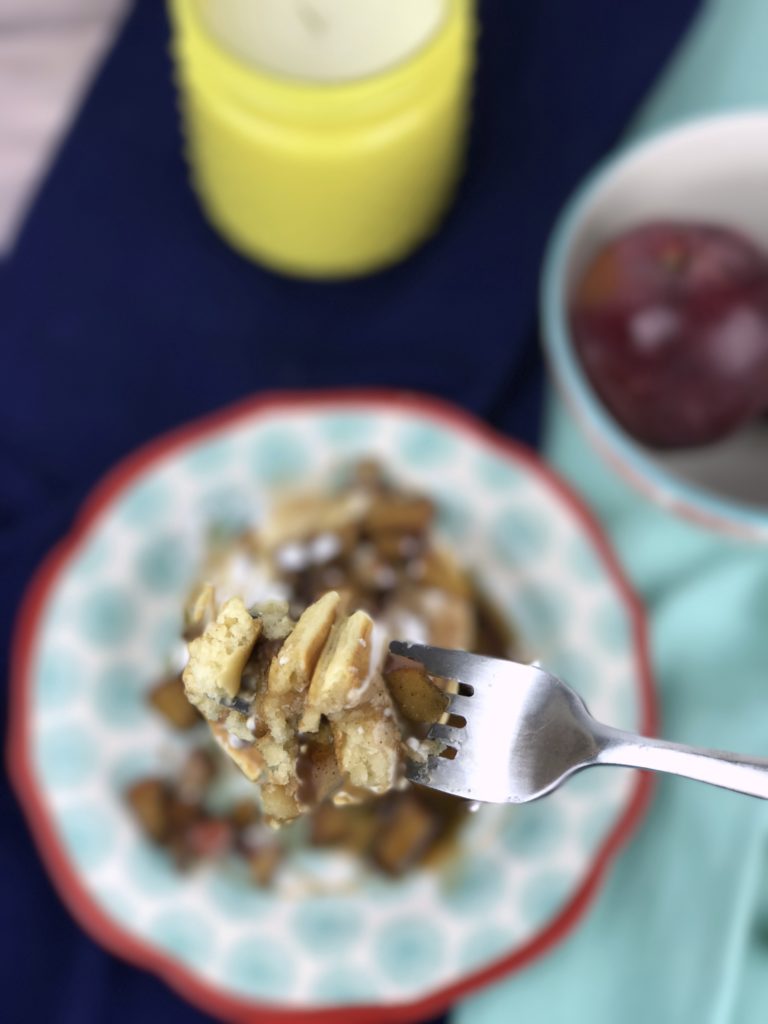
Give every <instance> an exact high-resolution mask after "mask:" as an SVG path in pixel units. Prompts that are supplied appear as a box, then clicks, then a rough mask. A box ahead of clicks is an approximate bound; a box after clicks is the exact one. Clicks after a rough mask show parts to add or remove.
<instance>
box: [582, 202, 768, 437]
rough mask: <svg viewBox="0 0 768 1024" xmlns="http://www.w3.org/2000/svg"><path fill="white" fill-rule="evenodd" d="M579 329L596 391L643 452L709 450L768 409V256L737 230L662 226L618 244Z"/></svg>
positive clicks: (596, 264)
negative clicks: (645, 448)
mask: <svg viewBox="0 0 768 1024" xmlns="http://www.w3.org/2000/svg"><path fill="white" fill-rule="evenodd" d="M571 328H572V332H573V338H574V343H575V346H576V350H577V352H578V354H579V357H580V359H581V361H582V364H583V366H584V370H585V372H586V374H587V376H588V377H589V379H590V381H591V382H592V385H593V386H594V388H595V390H596V391H597V393H598V395H599V396H600V398H601V399H602V401H603V402H604V403H605V405H606V406H607V407H608V409H609V410H610V411H611V412H612V414H613V415H614V416H615V417H616V419H617V420H618V422H619V423H620V424H621V425H622V426H623V427H624V428H625V429H626V430H627V431H628V432H629V433H630V434H631V435H632V436H633V437H635V438H637V440H639V441H641V442H643V443H644V444H647V445H651V446H654V447H658V448H682V447H690V446H694V445H702V444H706V443H709V442H712V441H716V440H718V439H720V438H722V437H725V436H726V435H728V434H730V433H732V432H733V431H734V430H736V429H738V428H739V427H741V426H743V425H744V424H745V423H747V422H748V421H749V420H751V419H753V418H754V417H756V416H758V415H759V414H760V413H761V412H763V411H764V410H766V409H768V258H767V257H766V256H765V255H764V254H763V253H762V252H761V251H760V250H759V249H758V248H757V247H756V246H755V245H753V244H752V242H750V241H749V240H748V239H746V238H744V237H743V236H742V235H740V234H738V233H737V232H735V231H730V230H727V229H725V228H719V227H712V226H709V225H696V224H684V223H675V222H658V223H651V224H646V225H643V226H641V227H638V228H634V229H632V230H630V231H627V232H625V233H624V234H622V235H620V236H619V237H617V238H615V239H613V240H612V241H610V242H608V243H607V244H606V245H605V246H604V247H603V248H602V249H601V250H600V251H599V252H598V253H597V255H596V256H595V258H594V259H593V261H592V262H591V263H590V265H589V266H588V268H587V270H586V273H585V274H584V276H583V277H582V278H581V280H580V282H579V285H578V287H577V289H576V292H575V294H574V297H573V303H572V308H571Z"/></svg>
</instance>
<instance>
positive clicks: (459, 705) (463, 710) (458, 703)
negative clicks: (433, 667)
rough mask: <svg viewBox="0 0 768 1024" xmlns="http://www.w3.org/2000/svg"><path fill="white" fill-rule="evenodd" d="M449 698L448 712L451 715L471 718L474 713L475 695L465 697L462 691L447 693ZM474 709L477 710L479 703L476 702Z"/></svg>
mask: <svg viewBox="0 0 768 1024" xmlns="http://www.w3.org/2000/svg"><path fill="white" fill-rule="evenodd" d="M446 697H447V698H448V713H449V714H451V715H461V716H462V718H466V719H469V716H470V715H471V714H472V708H473V703H472V702H473V700H474V698H473V697H465V696H464V695H463V694H460V693H446ZM474 709H475V711H477V704H476V703H475V704H474Z"/></svg>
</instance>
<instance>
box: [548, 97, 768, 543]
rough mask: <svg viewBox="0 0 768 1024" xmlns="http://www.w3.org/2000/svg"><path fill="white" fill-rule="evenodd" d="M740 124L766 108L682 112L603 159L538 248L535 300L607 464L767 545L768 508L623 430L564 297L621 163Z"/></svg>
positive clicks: (569, 403)
mask: <svg viewBox="0 0 768 1024" xmlns="http://www.w3.org/2000/svg"><path fill="white" fill-rule="evenodd" d="M740 123H743V125H744V127H748V126H750V125H756V124H759V125H760V126H761V127H762V129H763V131H765V128H766V126H768V110H766V109H764V108H749V107H748V108H743V109H740V110H738V111H731V112H722V111H721V112H718V113H714V114H705V115H700V116H696V117H691V118H685V119H683V120H679V121H676V122H674V123H672V124H670V125H668V126H667V127H665V128H663V129H661V130H659V131H654V132H653V133H652V134H650V135H648V134H644V135H643V136H642V137H641V138H639V139H638V140H636V141H634V142H630V144H629V145H628V146H621V147H620V148H619V149H618V151H614V152H613V153H609V154H608V156H606V157H605V158H604V159H603V160H601V161H600V162H599V163H598V164H597V165H596V167H595V168H594V169H593V170H592V171H591V172H589V173H588V174H587V175H586V177H585V178H584V179H583V181H582V182H581V184H579V185H578V186H577V187H576V189H575V190H574V192H572V194H571V196H570V198H569V199H568V200H567V202H566V204H565V206H564V207H563V208H562V210H561V212H560V214H559V215H558V218H557V221H556V223H555V227H554V229H553V231H552V234H551V235H550V239H549V242H548V243H547V248H546V251H545V254H544V261H543V268H542V275H541V286H540V292H539V305H540V315H541V322H542V332H541V334H542V343H543V346H544V352H545V356H546V359H547V363H548V366H549V370H550V373H551V376H552V379H553V381H554V383H555V387H556V390H557V392H558V394H559V395H560V397H561V398H562V400H563V402H564V403H565V406H566V408H567V409H568V411H569V413H570V414H571V416H572V417H573V418H574V419H575V420H576V422H577V424H578V425H579V426H580V428H581V429H582V431H583V433H584V435H585V436H586V438H587V440H588V442H589V443H590V444H591V445H592V447H593V448H594V449H595V450H596V451H597V452H598V454H599V455H600V456H601V457H602V458H603V459H604V460H605V462H606V463H607V464H608V465H609V466H610V468H611V469H612V470H615V471H616V472H617V473H618V474H619V475H620V476H621V477H622V478H623V479H624V480H625V481H626V482H627V483H628V484H630V486H631V487H633V488H634V489H635V490H638V491H640V492H641V493H642V494H643V495H644V496H645V497H647V498H649V499H650V500H651V501H653V502H654V503H655V504H658V505H660V506H661V507H662V508H664V509H666V510H668V511H670V512H672V513H674V514H676V515H678V516H680V517H681V518H683V519H685V520H687V521H688V522H690V523H693V524H695V525H697V526H700V527H704V528H705V529H709V530H712V531H714V532H716V533H719V534H721V535H724V536H727V537H730V538H734V539H737V540H746V541H750V542H753V543H765V542H766V541H768V510H762V509H759V508H756V507H754V506H751V505H749V504H747V503H745V502H740V501H737V500H736V499H732V498H726V497H722V496H719V495H717V494H716V493H715V492H713V491H709V490H707V489H706V488H704V487H700V486H699V485H698V484H695V483H689V482H687V481H686V480H684V479H683V478H682V477H678V476H677V475H676V474H674V473H672V472H670V471H669V470H667V469H664V468H663V467H661V466H660V465H658V464H657V463H656V461H655V460H654V459H653V457H652V456H650V455H649V454H647V452H646V451H645V449H644V448H643V447H642V446H641V445H640V444H638V443H637V442H635V441H634V440H633V439H632V438H631V437H630V436H629V435H628V434H627V433H626V432H625V431H624V430H622V428H621V427H620V426H619V424H618V423H617V421H616V420H615V419H614V418H613V416H612V415H611V414H610V413H609V412H608V410H607V409H606V408H605V407H604V406H603V404H602V402H601V401H600V399H599V398H598V397H597V395H596V394H595V392H594V390H593V388H592V386H591V384H590V383H589V380H588V379H587V376H586V374H585V373H584V371H583V369H582V367H581V363H580V362H579V360H578V358H577V356H576V354H575V351H574V347H573V345H572V343H571V338H570V330H569V327H568V319H567V311H566V303H565V302H564V301H563V299H564V296H565V279H566V270H567V265H568V259H569V257H570V253H571V250H572V246H573V241H574V237H575V233H576V229H577V226H578V222H579V220H580V219H581V216H582V214H583V213H584V211H585V209H586V208H587V207H588V206H589V205H590V204H591V203H592V201H593V200H594V199H595V198H596V197H597V196H599V194H600V191H601V190H602V189H603V188H604V186H605V185H606V184H607V183H608V182H609V181H611V180H612V179H613V177H614V176H615V175H616V174H618V173H620V172H621V171H622V170H623V169H624V168H625V167H627V166H629V165H631V164H632V163H634V162H635V161H636V160H638V159H643V158H644V157H646V156H647V155H649V154H652V153H653V151H654V150H663V149H664V148H665V147H666V146H668V145H669V144H670V143H674V142H677V141H684V140H685V137H686V136H696V135H698V134H700V133H705V134H706V133H708V132H710V131H713V130H717V129H718V128H722V127H730V126H736V125H739V124H740Z"/></svg>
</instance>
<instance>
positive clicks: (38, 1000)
mask: <svg viewBox="0 0 768 1024" xmlns="http://www.w3.org/2000/svg"><path fill="white" fill-rule="evenodd" d="M696 6H697V4H696V0H674V2H673V0H647V3H646V4H644V5H642V6H641V5H627V6H626V7H625V6H624V5H622V9H621V11H620V12H619V11H618V9H617V8H618V5H616V4H615V0H581V2H580V3H579V4H574V3H573V0H542V3H541V4H536V5H530V4H512V3H509V2H508V0H483V2H481V12H482V15H483V20H484V23H485V27H486V31H485V32H484V33H483V35H482V38H481V61H480V75H479V81H478V92H477V100H476V103H475V110H474V125H473V141H472V149H471V159H470V162H469V171H468V175H467V178H466V180H465V182H464V183H463V187H462V192H461V195H460V198H459V202H458V203H457V206H456V208H455V210H454V211H453V213H452V214H451V216H450V218H449V220H448V222H447V223H446V225H445V227H444V229H443V231H442V232H441V233H440V235H439V236H438V237H437V238H436V239H435V240H434V241H433V242H430V244H429V245H428V246H426V247H425V248H424V249H423V250H422V251H421V252H420V253H418V254H416V256H415V257H413V258H412V259H411V260H409V261H407V262H406V263H405V264H403V265H402V266H401V267H398V268H395V269H393V270H391V271H388V272H387V273H385V274H382V275H378V276H376V277H374V278H370V279H366V280H363V281H360V282H355V283H350V284H345V285H334V286H323V285H317V284H308V283H305V282H289V281H285V280H283V279H280V278H277V277H275V276H274V275H269V274H266V273H264V272H263V271H260V270H258V269H257V268H254V267H253V266H251V265H250V264H247V263H246V262H245V261H244V260H241V259H240V258H239V257H236V256H234V255H233V254H232V253H231V252H230V251H229V250H228V249H227V248H226V247H225V246H224V245H223V244H222V243H221V241H220V240H219V239H218V238H217V237H216V236H215V235H214V233H213V232H212V231H210V230H209V229H208V228H207V226H206V225H205V223H204V222H203V220H202V218H201V217H200V214H199V210H198V208H197V205H196V204H195V202H194V197H193V196H192V195H191V193H190V192H189V189H188V186H187V184H186V172H185V169H184V166H183V163H182V161H181V158H180V156H179V146H178V138H177V134H176V126H175V112H174V108H173V101H172V94H171V90H170V86H169V74H168V66H167V59H166V56H165V40H164V33H165V32H166V27H165V25H164V18H163V14H162V5H161V3H160V0H137V3H136V4H135V12H134V13H133V14H132V15H131V16H130V17H129V19H128V21H127V23H126V30H125V33H124V34H123V35H122V37H121V38H120V41H119V43H118V45H117V48H116V49H115V50H114V52H113V54H112V56H111V57H110V59H109V60H108V61H107V63H106V64H105V65H104V70H103V72H102V74H101V75H99V76H98V77H97V79H96V81H95V86H94V88H93V89H92V90H89V83H91V82H92V81H94V77H93V76H94V72H95V71H96V69H97V68H98V65H99V62H100V58H101V56H102V55H103V54H104V53H105V52H106V48H107V47H108V44H109V41H110V39H111V38H112V37H113V35H114V33H115V31H116V30H117V27H118V25H119V24H120V21H121V18H122V15H123V10H124V5H123V3H122V0H0V95H1V96H6V95H13V97H14V102H13V104H8V103H4V104H0V118H1V119H2V120H0V168H1V170H0V228H1V230H0V239H2V243H3V246H4V247H5V249H6V251H7V252H10V254H11V259H10V260H9V261H8V267H9V272H8V273H7V274H4V275H2V278H0V336H2V337H3V340H4V342H6V343H7V345H8V349H7V351H8V352H9V354H10V358H9V359H8V360H7V363H6V366H5V373H4V375H3V377H2V378H0V483H1V484H2V488H0V561H1V562H2V564H3V567H4V572H3V579H2V584H1V585H0V630H1V631H2V633H1V635H0V641H2V643H3V645H4V646H5V647H7V646H8V642H9V633H10V623H11V622H12V619H13V615H14V612H15V609H16V607H17V604H18V600H19V595H20V593H21V591H22V589H23V586H24V585H25V583H26V581H27V580H28V578H29V576H30V573H31V572H32V570H33V568H34V566H35V565H36V563H37V562H38V561H39V559H40V558H41V556H42V555H43V553H44V552H45V550H46V549H47V548H48V547H50V546H51V545H52V544H53V543H54V542H55V541H56V539H57V538H58V537H59V536H61V534H62V532H63V531H64V530H66V528H67V526H68V525H69V523H70V522H71V520H72V517H73V515H74V513H75V510H76V508H77V506H78V504H79V502H80V501H81V500H82V498H83V496H84V494H85V493H86V492H87V491H88V489H89V488H90V487H91V486H92V484H93V483H94V481H95V480H96V479H97V478H98V476H99V475H100V474H101V473H103V472H104V471H105V470H106V469H107V468H108V467H109V466H110V465H111V464H112V463H113V462H114V461H115V460H116V459H117V458H118V457H120V456H121V455H123V454H125V453H126V452H127V451H130V450H131V449H132V448H133V447H135V446H136V445H137V444H139V443H142V442H143V441H145V440H147V439H148V438H150V437H152V436H154V435H155V434H157V433H158V432H160V431H162V430H165V429H168V428H169V427H171V426H174V425H175V424H178V423H179V422H182V421H184V420H186V419H189V418H191V417H193V416H196V415H199V414H201V413H203V412H206V411H208V410H210V409H212V408H215V407H217V406H219V405H221V404H222V403H225V402H227V401H230V400H232V399H234V398H237V397H240V396H242V395H244V394H248V393H250V392H252V391H254V390H261V389H264V388H274V387H295V386H301V387H307V386H316V387H317V386H321V387H327V386H339V385H359V384H367V385H370V384H389V385H391V386H396V387H407V388H413V389H420V390H430V391H433V392H436V393H438V394H440V395H442V396H444V397H447V398H450V399H452V400H454V401H458V402H460V403H461V404H463V405H465V406H467V407H468V408H471V409H472V410H474V411H475V412H477V413H479V414H481V415H482V416H484V417H485V418H486V419H487V420H488V421H489V422H491V423H493V424H494V425H495V426H497V427H498V428H499V429H502V430H504V431H506V432H508V433H510V434H513V435H514V436H517V437H519V438H524V439H525V440H527V441H528V442H529V443H535V442H536V439H537V436H538V421H539V412H540V401H541V380H542V368H541V362H540V357H539V354H538V349H537V345H536V332H537V327H536V288H537V282H538V266H539V261H540V258H541V253H542V251H543V247H544V243H545V240H546V237H547V234H548V232H549V230H550V228H551V225H552V222H553V220H554V218H555V216H556V214H557V211H558V209H559V208H560V205H561V204H562V202H563V200H564V198H565V196H566V195H567V194H568V192H569V191H570V190H571V188H572V187H573V186H574V184H575V182H576V181H577V180H578V179H579V178H580V177H581V176H582V175H583V174H584V172H585V171H586V170H587V169H588V168H589V167H590V166H591V165H592V164H593V163H594V161H595V160H596V159H597V158H599V157H600V156H601V155H602V154H603V153H604V152H605V151H606V150H607V149H609V148H610V147H611V146H612V145H613V144H614V143H615V142H616V140H617V138H618V137H619V135H620V133H621V131H622V130H623V128H624V126H625V125H626V123H627V120H628V118H629V117H630V116H631V114H632V112H633V110H634V109H635V108H636V106H637V104H638V102H639V101H640V99H641V98H642V96H643V94H644V93H645V91H646V90H647V88H648V86H649V84H650V83H651V82H652V81H653V79H654V77H655V76H656V75H657V73H658V71H659V69H660V67H661V66H662V65H663V63H664V61H665V60H666V59H667V57H668V56H669V54H670V53H671V51H672V48H673V47H674V45H675V43H676V41H677V40H678V38H679V37H680V34H681V33H682V31H683V29H684V28H685V26H686V25H687V23H688V21H689V19H690V17H691V15H692V13H693V12H694V10H695V9H696ZM574 40H578V45H574ZM607 83H610V88H607ZM84 97H87V100H86V102H85V103H84V105H83V106H82V109H81V113H80V115H79V116H78V117H75V113H76V111H77V110H78V108H79V107H80V104H81V101H82V100H83V98H84ZM57 154H58V155H57ZM52 161H53V162H52ZM49 168H52V170H51V171H50V173H49V174H47V175H46V172H47V170H48V169H49ZM41 183H42V189H41V188H40V187H41ZM34 195H37V197H38V198H37V201H36V202H35V203H34V205H31V204H32V197H33V196H34ZM148 239H151V242H152V244H151V245H148V244H147V242H148ZM169 267H170V268H172V270H173V273H170V272H169V269H168V268H169ZM468 339H469V340H470V341H471V343H468ZM265 340H266V342H267V344H263V342H264V341H265ZM274 341H277V342H278V344H274ZM222 342H224V343H225V345H226V353H227V358H226V359H222V358H220V355H219V353H220V350H221V346H222ZM361 351H364V352H365V354H366V358H365V359H361V358H360V352H361ZM180 353H183V356H184V358H183V360H180V358H179V356H180ZM318 353H320V354H322V359H319V358H318ZM116 382H119V386H117V383H116ZM54 442H55V443H54ZM0 821H2V822H3V824H2V826H0V828H2V830H3V844H2V846H0V860H1V862H2V870H0V905H2V906H3V907H4V913H5V915H6V921H7V924H6V925H5V926H4V928H3V929H2V934H0V965H2V966H0V972H2V973H1V974H0V976H3V977H4V980H5V985H4V992H5V993H6V997H5V1003H4V1011H5V1014H6V1016H5V1019H8V1020H10V1021H16V1020H21V1019H25V1020H34V1021H38V1020H40V1021H46V1022H47V1021H56V1022H69V1021H72V1022H77V1024H90V1022H99V1021H103V1020H109V1021H110V1022H111V1024H113V1022H114V1024H120V1022H121V1021H135V1020H139V1019H141V1018H148V1019H160V1018H161V1017H162V1018H163V1019H165V1020H166V1021H167V1022H168V1024H173V1022H177V1021H179V1022H180V1021H185V1022H188V1021H193V1020H204V1019H206V1018H205V1017H204V1016H203V1015H201V1014H199V1013H198V1012H197V1011H195V1010H194V1009H193V1008H191V1007H189V1006H187V1005H186V1004H184V1003H182V1002H181V1000H180V999H178V997H176V996H175V995H174V994H173V993H172V992H170V991H169V990H168V989H166V987H165V986H164V985H163V984H162V983H161V982H160V981H159V980H156V979H155V978H153V977H150V976H149V975H146V974H144V973H142V972H140V971H138V970H135V969H134V968H132V967H130V966H128V965H126V964H123V963H120V962H119V961H117V960H115V959H114V958H112V957H109V956H108V955H106V954H105V953H104V952H103V951H102V950H101V949H99V948H98V947H97V946H96V945H95V944H94V943H92V942H91V941H90V940H89V939H87V938H86V937H85V936H84V935H83V934H82V933H81V932H80V930H79V929H78V928H77V926H76V925H74V923H73V922H72V921H71V920H70V918H69V916H68V915H67V913H66V911H65V910H64V909H63V907H62V906H61V904H60V903H59V901H58V899H57V898H56V897H55V895H54V894H53V892H52V890H51V888H50V886H49V884H48V882H47V880H46V878H45V875H44V873H43V871H42V868H41V866H40V864H39V861H38V860H37V857H36V855H35V853H34V850H33V847H32V845H31V843H30V840H29V837H28V835H27V833H26V830H25V828H24V826H23V822H22V819H21V816H20V814H19V811H18V808H17V807H16V805H15V802H14V800H13V798H12V796H11V794H10V791H9V789H8V786H7V783H6V782H5V781H3V782H2V784H0ZM41 936H44V937H45V946H44V949H43V954H44V956H45V960H44V962H45V984H41V983H40V969H39V965H40V962H41Z"/></svg>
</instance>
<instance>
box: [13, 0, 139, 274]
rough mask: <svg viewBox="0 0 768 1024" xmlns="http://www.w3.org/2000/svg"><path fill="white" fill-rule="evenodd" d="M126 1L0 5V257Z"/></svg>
mask: <svg viewBox="0 0 768 1024" xmlns="http://www.w3.org/2000/svg"><path fill="white" fill-rule="evenodd" d="M127 6H128V0H0V255H6V254H7V253H8V252H9V251H10V250H11V248H12V246H13V243H14V240H15V238H16V235H17V233H18V230H19V228H20V226H21V223H22V220H23V217H24V214H25V212H26V211H27V209H28V208H29V205H30V204H31V202H32V200H33V198H34V195H35V191H36V189H37V187H38V185H39V183H40V181H41V180H42V178H43V176H44V174H45V171H46V169H47V168H48V166H49V164H50V161H51V159H52V158H53V156H54V154H55V152H56V148H57V146H58V143H59V142H60V140H61V138H62V136H63V135H64V133H65V132H66V129H67V127H68V126H69V124H70V123H71V121H72V118H73V117H74V115H75V113H76V112H77V109H78V107H79V104H80V101H81V99H82V97H83V95H84V93H85V90H86V88H87V86H88V83H89V82H90V80H91V76H92V74H93V72H94V70H95V69H96V67H97V66H98V63H99V61H100V59H101V57H102V56H103V54H104V52H105V50H106V49H107V47H108V46H109V44H110V42H111V41H112V39H113V37H114V34H115V32H116V31H117V28H118V26H119V24H120V21H121V19H122V16H123V14H124V12H125V10H126V8H127Z"/></svg>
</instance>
